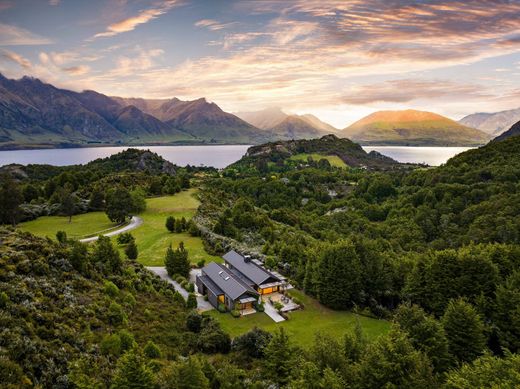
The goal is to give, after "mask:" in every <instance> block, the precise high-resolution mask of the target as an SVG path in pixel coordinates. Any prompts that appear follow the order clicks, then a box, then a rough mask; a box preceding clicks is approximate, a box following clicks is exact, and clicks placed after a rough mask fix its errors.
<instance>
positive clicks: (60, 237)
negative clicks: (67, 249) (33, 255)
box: [56, 231, 67, 243]
mask: <svg viewBox="0 0 520 389" xmlns="http://www.w3.org/2000/svg"><path fill="white" fill-rule="evenodd" d="M56 240H57V241H58V242H60V243H65V242H67V233H66V232H65V231H58V232H56Z"/></svg>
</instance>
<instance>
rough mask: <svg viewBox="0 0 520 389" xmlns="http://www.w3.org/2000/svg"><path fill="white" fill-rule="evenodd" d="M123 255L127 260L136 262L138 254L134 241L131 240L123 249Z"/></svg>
mask: <svg viewBox="0 0 520 389" xmlns="http://www.w3.org/2000/svg"><path fill="white" fill-rule="evenodd" d="M125 254H126V257H127V258H128V259H132V260H136V259H137V256H138V254H139V252H138V251H137V245H136V244H135V241H134V240H131V241H130V243H128V244H127V245H126V247H125Z"/></svg>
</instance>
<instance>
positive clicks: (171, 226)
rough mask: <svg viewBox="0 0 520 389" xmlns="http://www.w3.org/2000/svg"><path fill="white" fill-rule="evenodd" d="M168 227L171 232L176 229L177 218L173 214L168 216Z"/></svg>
mask: <svg viewBox="0 0 520 389" xmlns="http://www.w3.org/2000/svg"><path fill="white" fill-rule="evenodd" d="M165 225H166V229H167V230H168V231H170V232H174V231H175V218H174V217H173V216H168V217H167V218H166V224H165Z"/></svg>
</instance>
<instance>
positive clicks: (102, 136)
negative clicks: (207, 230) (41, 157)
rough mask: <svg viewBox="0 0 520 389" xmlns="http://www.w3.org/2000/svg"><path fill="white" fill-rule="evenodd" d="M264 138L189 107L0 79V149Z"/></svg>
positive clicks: (199, 104) (205, 106) (217, 114)
mask: <svg viewBox="0 0 520 389" xmlns="http://www.w3.org/2000/svg"><path fill="white" fill-rule="evenodd" d="M269 136H270V135H269V134H266V133H265V132H263V131H261V130H259V129H257V128H255V127H254V126H252V125H250V124H248V123H246V122H244V121H243V120H241V119H239V118H238V117H236V116H234V115H232V114H230V113H227V112H224V111H222V109H220V107H218V106H217V105H216V104H214V103H208V102H207V101H206V100H205V99H198V100H194V101H181V100H179V99H175V98H174V99H170V100H145V99H123V98H113V97H109V96H106V95H103V94H101V93H98V92H95V91H84V92H81V93H78V92H73V91H70V90H65V89H59V88H56V87H54V86H52V85H50V84H46V83H44V82H42V81H40V80H38V79H35V78H31V77H23V78H21V79H19V80H10V79H7V78H5V77H3V76H2V75H1V74H0V149H16V148H50V147H81V146H88V145H96V144H100V145H119V144H179V143H181V144H182V143H184V144H186V143H202V144H203V143H239V144H244V143H245V144H247V143H249V144H251V143H253V144H256V143H262V142H266V141H268V140H271V139H272V138H269Z"/></svg>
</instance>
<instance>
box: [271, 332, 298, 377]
mask: <svg viewBox="0 0 520 389" xmlns="http://www.w3.org/2000/svg"><path fill="white" fill-rule="evenodd" d="M264 354H265V362H264V374H265V376H266V377H268V378H269V379H271V380H272V381H273V382H275V383H277V384H279V385H285V384H286V383H287V382H289V379H290V376H291V374H292V373H293V369H294V368H295V367H296V361H297V357H298V355H297V350H296V348H295V347H294V346H293V345H292V344H291V341H290V339H289V336H288V335H287V333H286V332H285V330H284V329H283V327H280V328H279V329H278V331H276V332H275V333H274V334H273V337H272V339H271V341H270V342H269V344H268V345H267V347H266V348H265V351H264Z"/></svg>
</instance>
